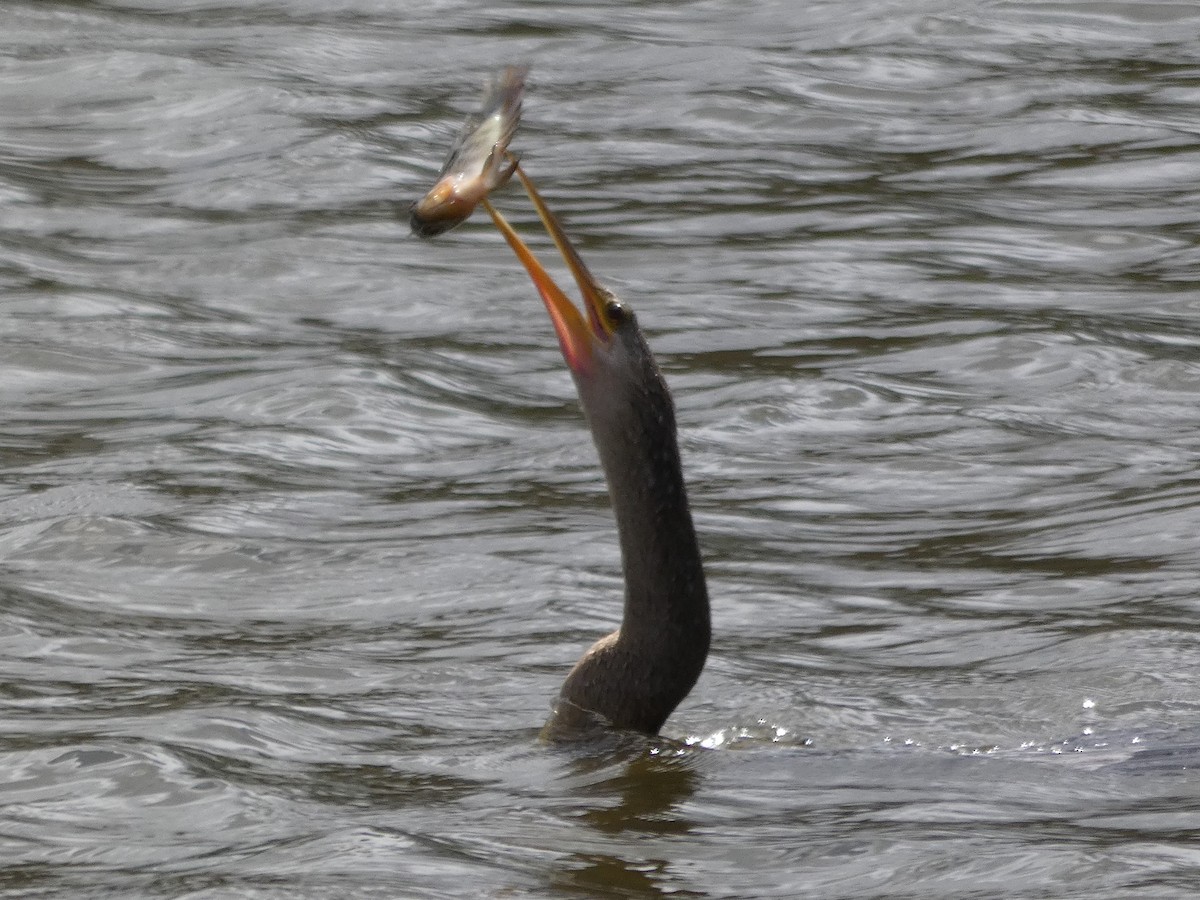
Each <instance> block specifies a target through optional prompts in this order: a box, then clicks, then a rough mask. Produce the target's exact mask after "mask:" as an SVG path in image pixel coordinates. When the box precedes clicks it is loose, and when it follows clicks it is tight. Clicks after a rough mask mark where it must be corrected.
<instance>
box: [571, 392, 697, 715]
mask: <svg viewBox="0 0 1200 900" xmlns="http://www.w3.org/2000/svg"><path fill="white" fill-rule="evenodd" d="M652 375H653V378H652V379H650V380H649V381H648V383H647V385H646V386H645V390H644V391H643V392H642V396H639V397H636V398H635V401H634V402H632V403H625V404H620V410H621V413H620V414H619V415H617V416H615V417H613V419H610V420H606V421H595V420H594V419H593V421H592V432H593V436H594V438H595V441H596V447H597V449H598V451H599V454H600V463H601V465H602V467H603V468H604V474H605V477H606V479H607V482H608V492H609V497H610V500H611V502H612V508H613V514H614V516H615V517H616V522H617V532H618V535H619V538H620V545H621V563H622V568H623V570H624V575H625V614H624V619H623V621H622V623H621V629H620V632H619V636H618V637H617V641H618V642H619V643H620V644H621V645H622V646H624V647H628V648H629V649H630V650H631V651H634V652H635V653H640V654H649V655H653V656H654V657H655V658H656V659H657V661H658V663H666V664H667V665H671V666H675V667H678V668H682V669H694V670H695V675H696V676H698V675H699V671H700V668H702V667H703V664H704V658H705V656H706V655H707V652H708V641H709V608H708V590H707V587H706V585H705V581H704V569H703V565H702V563H701V559H700V548H699V545H698V543H697V541H696V532H695V528H694V527H693V525H692V514H691V511H690V510H689V508H688V500H687V490H686V488H685V486H684V481H683V472H682V468H681V466H680V461H679V447H678V443H677V441H676V436H675V412H674V406H673V404H672V402H671V397H670V394H669V393H668V392H667V388H666V384H665V383H664V382H663V381H662V377H661V376H660V375H659V374H658V372H657V371H656V370H655V371H653V373H652ZM589 418H591V417H590V416H589ZM693 680H694V678H693ZM688 687H689V688H690V684H689V685H688ZM685 692H686V691H685Z"/></svg>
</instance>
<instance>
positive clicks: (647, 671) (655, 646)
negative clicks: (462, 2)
mask: <svg viewBox="0 0 1200 900" xmlns="http://www.w3.org/2000/svg"><path fill="white" fill-rule="evenodd" d="M516 172H517V175H518V176H519V177H520V179H521V182H522V184H523V185H524V186H525V190H526V191H527V192H528V194H529V197H530V199H531V200H532V201H533V205H534V207H536V209H537V212H538V215H539V216H540V217H541V220H542V224H543V225H544V226H545V227H546V230H547V231H548V232H549V233H550V236H551V237H552V238H553V239H554V243H555V244H556V245H557V247H558V251H559V253H561V254H562V256H563V259H564V260H565V261H566V264H567V267H568V268H569V269H570V270H571V274H572V275H573V276H574V278H575V282H576V283H577V284H578V285H579V290H580V292H581V293H582V295H583V305H584V314H582V315H581V314H580V312H579V310H578V309H576V307H575V306H574V305H573V304H572V303H571V301H570V300H569V299H567V296H566V295H565V294H564V293H563V291H562V290H561V289H560V288H559V287H558V285H556V284H555V283H554V281H553V280H552V279H551V277H550V276H549V274H548V273H547V272H546V270H545V268H543V267H542V265H541V263H539V262H538V261H537V259H536V258H535V257H534V256H533V254H532V252H531V251H530V250H529V248H528V247H527V246H526V244H525V242H524V241H522V240H521V238H520V237H519V236H518V235H517V233H516V232H515V231H513V229H512V227H511V226H510V225H509V224H508V222H507V221H505V219H504V217H503V216H502V215H500V213H499V212H497V211H496V209H495V208H494V207H493V206H492V205H491V204H490V203H489V202H488V201H487V200H484V201H483V203H484V205H485V206H486V208H487V211H488V212H489V213H490V214H491V216H492V220H493V221H494V222H495V223H496V227H497V228H499V229H500V231H501V232H502V233H503V234H504V237H505V238H506V239H507V240H508V243H509V246H511V247H512V249H513V251H514V252H515V253H516V254H517V258H518V259H519V260H520V261H521V264H522V265H524V267H525V269H526V270H527V271H528V272H529V276H530V278H532V279H533V283H534V286H535V287H536V288H537V290H538V293H540V294H541V296H542V300H543V301H544V302H545V304H546V309H547V311H549V313H550V319H551V321H552V322H553V324H554V330H555V331H556V332H557V334H558V341H559V345H560V346H561V348H562V354H563V358H564V359H565V360H566V362H567V366H568V367H570V369H571V375H572V376H573V377H574V379H575V386H576V389H577V390H578V392H579V399H580V401H581V403H582V404H583V410H584V413H585V414H586V416H587V421H588V424H589V425H590V427H591V431H592V438H593V440H594V441H595V443H596V449H597V450H598V451H599V454H600V464H601V466H603V468H604V475H605V478H606V479H607V482H608V493H609V498H610V500H611V502H612V507H613V513H614V514H615V516H616V520H617V532H618V534H619V536H620V545H621V562H622V567H623V569H624V574H625V611H624V617H623V618H622V620H621V627H620V628H618V629H617V630H616V631H614V632H613V633H612V634H610V635H608V636H607V637H604V638H601V639H600V640H599V641H597V642H596V643H595V644H593V645H592V647H591V649H590V650H588V651H587V652H586V653H585V654H584V655H583V657H582V658H581V659H580V660H579V662H577V663H576V664H575V667H574V668H573V669H572V670H571V672H570V674H569V675H567V679H566V681H565V682H564V684H563V686H562V691H561V692H560V693H559V697H558V701H557V703H556V704H555V707H554V712H553V713H552V714H551V717H550V720H549V721H548V722H547V723H546V728H545V729H544V731H543V734H544V735H546V736H547V737H549V738H551V739H569V738H571V737H574V736H578V735H580V734H582V733H586V732H589V731H591V730H593V729H595V728H598V727H600V728H616V729H624V730H631V731H640V732H645V733H647V734H656V733H657V732H658V730H659V728H661V727H662V725H663V723H664V722H665V721H666V720H667V717H668V716H669V715H670V714H671V712H672V710H674V709H675V707H676V706H677V705H678V704H679V702H680V701H681V700H683V698H684V697H686V696H687V694H688V691H690V690H691V689H692V686H693V685H694V684H695V683H696V679H697V678H699V677H700V670H701V669H703V668H704V660H705V657H706V656H707V655H708V643H709V611H708V590H707V587H706V586H705V582H704V570H703V567H702V565H701V561H700V548H699V546H698V545H697V543H696V533H695V530H694V529H693V527H692V515H691V512H690V511H689V509H688V501H687V493H686V491H685V489H684V484H683V473H682V471H681V469H680V464H679V448H678V445H677V444H676V440H675V409H674V405H673V404H672V402H671V394H670V392H669V391H668V390H667V385H666V382H665V381H664V380H663V377H662V374H661V373H660V372H659V371H658V366H656V365H655V363H654V356H653V354H651V352H650V348H649V346H647V344H646V339H645V337H644V336H643V335H642V332H641V329H640V328H638V324H637V319H636V318H634V315H633V312H632V311H630V309H629V308H628V307H627V306H625V305H624V304H623V303H621V302H620V301H619V300H618V299H617V298H616V297H615V296H613V294H612V293H611V292H610V291H609V290H607V289H606V288H604V287H603V286H602V285H600V284H599V283H598V282H597V281H596V280H595V278H594V277H593V276H592V274H591V272H589V271H588V268H587V266H585V265H584V263H583V260H582V259H580V257H579V254H578V252H576V250H575V248H574V246H572V244H571V242H570V240H569V239H568V238H567V236H566V234H565V233H564V232H563V229H562V226H561V225H560V224H559V222H558V220H557V219H556V218H555V216H554V214H553V213H551V212H550V210H549V209H547V208H546V205H545V203H544V202H543V201H542V198H541V196H540V195H539V194H538V192H537V190H536V189H535V188H534V186H533V184H532V183H531V182H530V181H529V179H528V178H527V177H526V175H525V173H524V172H523V171H522V170H521V169H520V168H519V167H517V168H516Z"/></svg>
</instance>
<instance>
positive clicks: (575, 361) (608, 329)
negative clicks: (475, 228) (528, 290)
mask: <svg viewBox="0 0 1200 900" xmlns="http://www.w3.org/2000/svg"><path fill="white" fill-rule="evenodd" d="M514 166H515V168H516V173H517V177H518V178H520V179H521V184H523V185H524V186H525V191H526V193H528V194H529V199H530V200H532V201H533V206H534V208H535V209H536V210H537V214H538V216H539V217H540V218H541V220H542V225H544V226H545V228H546V231H548V232H549V233H550V237H551V238H553V239H554V244H555V246H556V247H558V252H559V253H561V254H562V258H563V260H564V261H565V262H566V264H567V268H568V269H570V270H571V275H572V276H574V278H575V283H576V284H577V285H579V292H580V294H582V295H583V307H584V314H586V319H585V318H584V315H583V314H580V312H579V310H578V309H577V308H576V307H575V305H574V304H573V303H572V302H571V301H570V299H569V298H568V297H567V295H566V294H564V293H563V291H562V289H561V288H560V287H559V286H558V285H557V284H555V283H554V279H552V278H551V277H550V274H549V273H548V272H547V271H546V269H545V267H544V266H543V265H542V264H541V263H540V262H538V260H537V257H535V256H534V255H533V252H532V251H531V250H530V249H529V247H528V245H526V243H525V242H524V241H523V240H521V238H520V236H519V235H518V234H517V233H516V232H515V231H513V228H512V226H511V225H509V224H508V221H507V220H506V219H505V218H504V216H502V215H500V212H499V211H498V210H497V209H496V208H495V207H494V206H492V204H491V203H489V202H488V200H487V199H486V198H485V199H484V200H483V205H484V208H485V209H487V211H488V214H489V215H491V217H492V221H493V222H495V223H496V227H497V228H499V229H500V233H501V234H503V235H504V237H505V240H507V241H508V245H509V246H510V247H512V249H513V252H514V253H516V254H517V259H519V260H520V261H521V265H523V266H524V267H525V271H527V272H528V273H529V277H530V278H531V279H532V280H533V285H534V287H536V288H537V291H538V293H539V294H541V295H542V302H543V303H545V304H546V310H547V312H549V313H550V321H551V322H553V323H554V331H555V332H556V333H557V334H558V343H559V346H560V347H561V348H562V354H563V359H565V360H566V361H567V365H568V366H570V367H571V371H572V372H574V373H576V374H577V375H583V374H586V373H587V372H588V371H589V370H590V368H591V364H592V355H593V353H594V351H595V348H596V346H597V345H598V344H607V343H608V342H609V341H610V340H611V339H612V333H613V326H612V325H611V324H610V323H609V321H608V318H607V316H606V314H605V305H606V301H607V300H608V298H609V297H610V296H611V295H610V294H609V293H608V291H606V290H605V289H604V288H602V287H601V286H600V284H599V282H597V281H596V279H595V278H594V277H593V276H592V273H591V272H590V271H588V267H587V266H586V265H584V263H583V260H582V259H580V258H579V253H578V251H576V249H575V247H574V245H573V244H572V243H571V241H570V238H568V237H567V235H566V233H565V232H564V231H563V229H562V225H560V224H559V222H558V219H557V217H555V215H554V213H552V212H550V210H549V209H547V208H546V204H545V203H544V202H543V200H542V196H541V194H539V193H538V192H537V188H535V187H534V186H533V182H532V181H530V180H529V178H528V176H526V174H525V172H524V171H523V170H522V169H521V167H520V166H519V165H517V164H516V163H515V162H514Z"/></svg>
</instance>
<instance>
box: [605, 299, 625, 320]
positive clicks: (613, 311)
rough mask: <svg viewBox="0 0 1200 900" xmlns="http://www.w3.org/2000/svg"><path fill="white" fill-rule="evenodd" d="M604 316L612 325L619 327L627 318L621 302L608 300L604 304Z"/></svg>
mask: <svg viewBox="0 0 1200 900" xmlns="http://www.w3.org/2000/svg"><path fill="white" fill-rule="evenodd" d="M604 315H605V317H606V318H607V319H608V321H610V322H612V323H613V324H614V325H620V324H621V323H622V322H624V321H625V320H626V319H627V318H628V317H629V315H628V313H627V312H626V311H625V307H624V306H622V305H621V301H620V300H616V299H612V300H609V301H608V302H607V303H605V304H604Z"/></svg>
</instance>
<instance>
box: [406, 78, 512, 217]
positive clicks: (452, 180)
mask: <svg viewBox="0 0 1200 900" xmlns="http://www.w3.org/2000/svg"><path fill="white" fill-rule="evenodd" d="M528 73H529V67H528V66H509V67H508V68H506V69H505V70H504V71H503V72H501V73H500V75H499V76H498V77H497V78H495V79H494V80H493V81H492V82H491V84H490V85H489V87H488V91H487V94H486V95H485V96H484V99H483V106H482V108H481V109H480V111H479V112H478V113H477V114H475V115H473V116H471V117H470V118H469V119H467V121H466V123H465V124H464V125H463V128H462V131H461V132H460V133H459V135H458V139H457V140H456V141H455V143H454V148H453V149H452V150H451V151H450V155H449V156H448V157H447V159H446V164H445V165H444V166H442V171H441V172H440V173H438V180H437V184H435V185H434V186H433V189H432V190H431V191H430V192H429V193H428V194H426V195H425V196H424V197H422V198H421V199H420V200H418V201H417V202H416V203H414V204H413V205H412V207H411V209H410V210H409V223H410V224H411V225H412V230H413V233H414V234H416V235H418V236H420V237H434V236H435V235H439V234H442V233H443V232H446V231H449V230H450V229H451V228H454V227H455V226H456V225H460V224H462V223H463V222H465V221H466V220H467V218H468V217H469V216H470V215H471V213H472V212H474V211H475V207H476V206H477V205H478V204H479V201H481V200H482V199H483V198H484V197H486V196H487V195H488V194H489V193H491V192H492V191H493V190H495V189H496V188H498V187H500V185H502V184H504V183H505V182H506V181H508V179H509V178H511V177H512V174H513V171H514V170H515V168H516V162H515V160H514V159H513V158H512V157H511V156H510V155H509V153H508V143H509V141H510V140H512V136H513V134H514V133H515V132H516V130H517V124H518V123H519V122H520V121H521V95H522V93H523V92H524V89H525V76H526V75H527V74H528Z"/></svg>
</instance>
